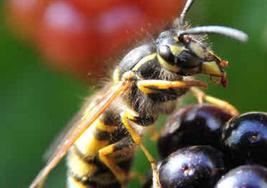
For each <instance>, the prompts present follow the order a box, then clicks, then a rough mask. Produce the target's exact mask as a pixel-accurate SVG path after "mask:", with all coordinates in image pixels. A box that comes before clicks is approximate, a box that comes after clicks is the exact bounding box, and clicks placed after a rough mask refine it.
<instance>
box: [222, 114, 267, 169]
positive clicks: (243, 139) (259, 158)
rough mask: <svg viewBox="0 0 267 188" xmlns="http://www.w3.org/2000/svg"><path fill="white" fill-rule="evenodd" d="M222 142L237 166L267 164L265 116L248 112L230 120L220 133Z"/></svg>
mask: <svg viewBox="0 0 267 188" xmlns="http://www.w3.org/2000/svg"><path fill="white" fill-rule="evenodd" d="M222 141H223V144H224V146H225V148H226V150H227V151H229V153H230V156H231V157H230V161H231V162H232V163H234V162H236V163H237V164H242V163H245V162H246V163H251V162H252V163H254V162H257V163H261V164H267V114H266V113H264V112H249V113H245V114H242V115H240V116H238V117H235V118H233V119H231V120H230V121H229V122H228V123H227V124H226V126H225V127H224V129H223V131H222Z"/></svg>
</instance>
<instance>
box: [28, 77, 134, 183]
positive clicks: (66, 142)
mask: <svg viewBox="0 0 267 188" xmlns="http://www.w3.org/2000/svg"><path fill="white" fill-rule="evenodd" d="M129 86H130V81H127V80H125V81H121V82H118V83H117V84H116V85H114V86H112V87H111V88H110V89H109V90H108V91H107V92H106V94H104V95H103V96H102V97H100V98H98V99H97V102H94V104H95V106H94V105H92V106H91V107H89V110H88V109H86V112H88V113H84V115H83V117H82V118H81V119H79V120H78V121H77V122H74V125H73V128H71V129H70V131H69V132H68V133H67V134H66V136H64V137H63V139H62V140H61V142H60V144H59V145H58V147H57V148H56V150H55V152H54V153H53V154H52V155H51V156H52V157H50V159H49V160H48V162H47V164H46V165H45V167H44V168H43V169H42V170H41V171H40V172H39V174H38V175H37V177H36V178H35V179H34V181H33V182H32V184H31V185H30V188H39V187H41V186H42V184H43V182H44V180H45V178H46V177H47V176H48V174H49V173H50V171H51V170H52V169H53V168H55V167H56V165H57V164H58V163H59V162H60V160H61V159H62V158H63V157H64V156H65V155H66V153H67V152H68V150H69V148H70V147H71V146H72V145H73V144H74V143H75V141H76V140H77V139H78V138H79V137H80V135H81V134H83V132H84V131H85V130H87V129H88V127H89V126H90V125H92V124H93V123H94V122H95V120H97V118H98V117H99V116H100V115H101V114H102V113H103V112H105V110H106V109H107V108H108V107H109V106H110V104H111V103H112V102H113V101H114V100H115V99H116V98H117V97H118V96H120V95H121V94H122V93H123V92H124V91H126V89H127V88H129Z"/></svg>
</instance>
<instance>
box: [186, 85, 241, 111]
mask: <svg viewBox="0 0 267 188" xmlns="http://www.w3.org/2000/svg"><path fill="white" fill-rule="evenodd" d="M190 89H191V92H192V93H193V95H194V96H195V97H196V98H197V100H198V102H199V103H203V101H206V102H208V103H211V104H213V105H215V106H218V107H220V108H222V109H225V110H226V111H227V112H229V113H230V114H232V115H233V116H237V115H239V112H238V110H237V109H236V108H235V107H234V106H233V105H231V104H230V103H228V102H227V101H224V100H221V99H218V98H216V97H213V96H210V95H207V94H206V93H204V92H203V91H201V90H200V89H198V88H195V87H192V88H190Z"/></svg>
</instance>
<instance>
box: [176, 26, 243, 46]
mask: <svg viewBox="0 0 267 188" xmlns="http://www.w3.org/2000/svg"><path fill="white" fill-rule="evenodd" d="M210 33H212V34H219V35H223V36H226V37H230V38H233V39H235V40H238V41H240V42H246V41H247V40H248V35H247V34H246V33H244V32H243V31H240V30H237V29H233V28H230V27H225V26H199V27H193V28H189V29H187V30H183V31H177V35H178V37H181V36H183V35H199V34H210Z"/></svg>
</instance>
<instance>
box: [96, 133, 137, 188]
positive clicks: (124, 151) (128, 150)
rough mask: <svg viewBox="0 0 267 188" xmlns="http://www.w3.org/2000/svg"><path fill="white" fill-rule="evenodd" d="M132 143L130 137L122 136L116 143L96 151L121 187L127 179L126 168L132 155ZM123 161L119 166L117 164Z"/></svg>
mask: <svg viewBox="0 0 267 188" xmlns="http://www.w3.org/2000/svg"><path fill="white" fill-rule="evenodd" d="M134 146H135V145H134V143H133V142H132V140H131V139H130V138H124V139H122V140H120V141H118V142H116V143H113V144H110V145H108V146H106V147H104V148H102V149H100V150H99V152H98V157H99V159H100V161H101V162H103V163H104V164H105V165H106V166H107V167H108V168H109V169H110V170H111V171H112V173H113V174H114V176H115V177H116V178H117V179H118V181H119V182H120V184H121V185H122V187H125V186H126V183H127V180H128V169H129V167H130V164H131V161H132V157H133V156H134V149H133V147H134ZM121 163H123V164H124V166H123V167H121V166H119V164H121Z"/></svg>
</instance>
